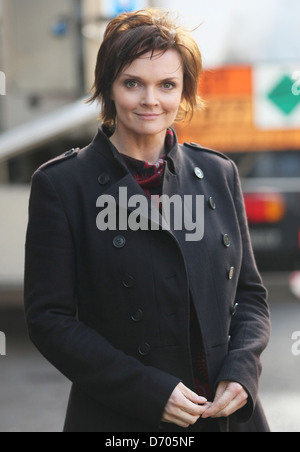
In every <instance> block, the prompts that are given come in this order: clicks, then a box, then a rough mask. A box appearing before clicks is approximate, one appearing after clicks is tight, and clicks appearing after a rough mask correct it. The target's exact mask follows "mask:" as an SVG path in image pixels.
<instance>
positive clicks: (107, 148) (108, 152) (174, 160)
mask: <svg viewBox="0 0 300 452" xmlns="http://www.w3.org/2000/svg"><path fill="white" fill-rule="evenodd" d="M172 130H173V129H172ZM173 133H174V137H175V139H174V145H173V146H172V148H171V150H170V151H169V152H168V155H167V156H166V158H165V160H166V161H167V164H168V167H169V169H170V171H171V172H172V173H174V174H175V175H177V174H179V173H180V169H181V167H182V163H183V162H182V159H183V155H182V154H183V152H182V149H181V147H180V146H179V144H178V140H177V135H176V133H175V131H174V130H173ZM110 136H111V132H110V131H109V130H108V129H107V128H106V127H104V126H103V125H102V126H101V127H99V130H98V133H97V135H96V136H95V138H94V140H93V142H92V147H93V148H94V149H95V150H96V151H98V152H101V154H102V156H103V157H105V158H106V159H109V160H110V161H111V162H112V163H115V164H117V165H118V166H119V167H121V168H122V169H123V170H124V172H125V174H128V173H129V170H128V168H127V166H126V163H125V160H124V158H123V157H122V154H121V153H120V152H119V151H118V150H117V149H116V148H115V146H114V145H113V144H112V143H111V141H110V139H109V138H110Z"/></svg>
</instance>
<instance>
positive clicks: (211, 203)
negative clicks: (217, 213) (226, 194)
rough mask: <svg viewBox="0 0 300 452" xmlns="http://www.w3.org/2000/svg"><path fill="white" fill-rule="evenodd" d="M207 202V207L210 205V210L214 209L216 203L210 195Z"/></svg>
mask: <svg viewBox="0 0 300 452" xmlns="http://www.w3.org/2000/svg"><path fill="white" fill-rule="evenodd" d="M208 204H209V207H210V208H211V209H212V210H216V208H217V205H216V203H215V200H214V198H212V197H210V198H209V200H208Z"/></svg>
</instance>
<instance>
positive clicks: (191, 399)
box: [162, 383, 210, 428]
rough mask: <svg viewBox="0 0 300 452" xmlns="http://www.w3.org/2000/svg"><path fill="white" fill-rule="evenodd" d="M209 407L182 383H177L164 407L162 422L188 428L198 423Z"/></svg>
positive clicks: (203, 399) (202, 398) (205, 401)
mask: <svg viewBox="0 0 300 452" xmlns="http://www.w3.org/2000/svg"><path fill="white" fill-rule="evenodd" d="M209 406H210V405H209V404H208V403H207V400H206V399H205V398H204V397H200V396H198V395H197V394H195V393H194V392H193V391H191V390H190V389H188V388H187V387H186V386H185V385H184V384H183V383H179V385H178V386H176V388H175V389H174V391H173V393H172V395H171V397H170V399H169V401H168V403H167V405H166V407H165V410H164V414H163V417H162V422H167V423H169V424H176V425H178V426H179V427H183V428H188V427H189V426H190V425H193V424H195V423H196V422H197V421H198V419H199V418H200V417H201V416H202V414H203V413H204V412H205V410H207V409H208V408H209Z"/></svg>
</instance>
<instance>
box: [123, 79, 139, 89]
mask: <svg viewBox="0 0 300 452" xmlns="http://www.w3.org/2000/svg"><path fill="white" fill-rule="evenodd" d="M124 84H125V87H126V88H128V89H134V88H137V87H138V86H139V83H138V82H137V81H136V80H126V82H125V83H124Z"/></svg>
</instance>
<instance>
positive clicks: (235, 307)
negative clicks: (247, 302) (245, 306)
mask: <svg viewBox="0 0 300 452" xmlns="http://www.w3.org/2000/svg"><path fill="white" fill-rule="evenodd" d="M238 308H239V304H238V303H235V304H234V305H233V306H232V308H231V310H230V313H231V315H232V316H234V315H235V314H236V313H237V310H238Z"/></svg>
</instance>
